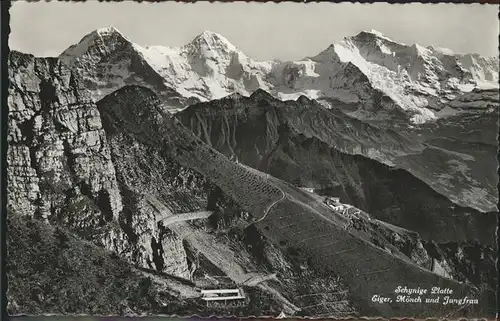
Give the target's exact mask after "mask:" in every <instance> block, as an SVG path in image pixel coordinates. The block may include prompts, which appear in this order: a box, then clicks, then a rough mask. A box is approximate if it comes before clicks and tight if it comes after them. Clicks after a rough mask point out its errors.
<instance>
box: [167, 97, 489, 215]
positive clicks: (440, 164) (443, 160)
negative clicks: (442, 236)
mask: <svg viewBox="0 0 500 321" xmlns="http://www.w3.org/2000/svg"><path fill="white" fill-rule="evenodd" d="M495 115H496V114H495V113H480V114H468V115H465V114H463V115H457V116H453V117H447V118H444V119H442V120H440V121H439V122H437V123H429V124H427V125H426V127H419V128H415V129H413V130H407V129H406V130H403V129H397V128H396V129H394V130H393V129H387V128H384V127H379V126H376V125H370V124H368V123H364V122H362V121H360V120H357V119H355V118H352V117H350V116H347V115H345V114H344V113H343V112H342V111H341V110H338V109H337V108H336V106H333V107H332V109H325V108H322V107H321V106H320V105H319V104H318V103H317V102H315V101H311V100H308V99H307V98H305V97H302V98H300V99H298V100H297V101H286V102H282V101H279V100H277V99H274V98H273V97H271V96H270V95H269V94H266V93H265V92H263V91H257V92H255V93H254V94H253V95H251V96H250V97H239V96H232V97H228V98H225V99H221V100H217V101H212V102H209V103H200V104H196V105H192V106H190V107H189V108H187V109H185V110H183V111H181V112H179V113H177V114H176V116H175V117H176V118H178V119H179V120H180V121H181V122H183V123H184V124H185V125H186V126H188V127H189V128H190V129H191V130H192V131H193V132H194V133H195V134H196V135H197V136H199V137H200V138H202V139H203V140H204V141H205V142H207V143H209V144H211V145H212V146H213V147H214V148H216V149H218V150H219V151H221V152H223V153H225V154H226V155H228V156H233V155H234V156H236V157H237V158H238V159H240V161H242V162H243V163H245V164H247V165H249V166H252V167H254V168H257V169H260V170H263V171H267V172H269V171H270V170H271V169H272V168H274V169H275V170H276V171H275V172H274V171H273V172H269V173H271V174H272V175H274V176H276V177H279V178H282V179H284V180H286V181H289V182H296V180H297V182H296V183H297V184H302V186H308V187H313V188H317V189H328V188H333V187H334V186H337V185H339V184H341V183H340V182H342V181H343V179H341V176H340V177H339V175H342V174H340V173H339V172H338V171H336V170H335V169H334V168H335V166H337V165H335V164H337V163H338V161H336V160H335V158H337V157H340V156H333V155H342V157H341V158H342V159H345V160H344V161H342V162H345V164H348V165H351V164H353V163H355V162H356V161H355V159H361V158H356V157H352V156H349V155H362V156H364V157H368V158H370V159H374V160H377V161H379V162H382V163H384V164H386V165H389V166H392V167H396V168H400V169H404V170H407V171H409V172H410V173H411V174H413V175H414V176H416V177H417V178H419V179H420V180H422V181H424V182H425V183H426V184H428V185H429V186H431V187H432V188H433V189H434V190H436V191H437V192H439V193H440V194H442V195H444V196H446V197H447V198H448V199H450V200H452V201H453V202H455V203H457V204H460V205H461V206H463V207H470V206H472V207H474V208H477V209H479V210H482V211H494V210H495V206H496V204H495V202H496V200H497V191H496V182H497V177H496V172H495V169H496V159H495V155H496V153H495V148H496V147H494V145H493V144H494V142H495V132H494V131H493V129H495V128H496V118H495ZM471 132H475V133H477V134H476V135H475V136H473V135H471ZM321 148H324V149H325V151H326V150H332V152H331V153H332V155H328V153H329V152H324V151H322V150H321ZM297 151H300V152H297ZM312 151H314V153H315V154H316V153H321V154H322V155H323V154H324V156H321V157H319V156H318V157H319V158H318V160H315V159H314V157H311V156H308V155H309V152H312ZM344 153H345V154H347V155H343V154H344ZM323 157H326V158H325V159H324V160H322V161H320V160H319V159H321V158H323ZM349 157H350V158H351V159H352V160H348V158H349ZM367 161H368V160H367ZM342 162H341V164H343V163H342ZM285 164H286V166H285ZM374 164H375V163H374ZM342 166H343V165H342ZM374 166H375V165H374ZM327 169H328V170H327ZM322 171H327V172H322ZM456 171H460V175H450V173H454V172H456ZM326 173H328V174H327V175H325V174H326ZM384 175H385V174H384ZM384 175H382V176H381V178H383V176H384ZM436 178H439V179H436ZM359 182H360V184H361V182H363V179H362V178H361V177H360V178H359ZM471 186H475V189H474V192H477V193H480V195H482V197H474V194H473V193H472V192H471ZM476 195H477V194H476ZM362 204H363V203H358V204H356V205H357V206H358V207H360V208H363V209H366V208H364V207H363V206H362ZM369 212H370V213H371V211H369Z"/></svg>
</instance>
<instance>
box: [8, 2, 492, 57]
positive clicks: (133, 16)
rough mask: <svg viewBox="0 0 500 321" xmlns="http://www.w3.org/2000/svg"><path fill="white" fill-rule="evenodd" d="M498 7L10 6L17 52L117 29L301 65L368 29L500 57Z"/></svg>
mask: <svg viewBox="0 0 500 321" xmlns="http://www.w3.org/2000/svg"><path fill="white" fill-rule="evenodd" d="M497 14H498V7H497V6H495V5H480V4H420V3H412V4H385V3H376V4H359V3H358V4H353V3H326V2H325V3H307V4H303V3H289V2H286V3H273V2H268V3H252V2H250V3H246V2H239V3H237V2H233V3H230V2H229V3H221V2H218V3H210V2H196V3H176V2H170V1H169V2H165V3H145V2H143V3H137V2H132V1H124V2H119V3H112V2H98V1H96V0H91V1H86V2H84V3H79V2H64V1H62V2H61V1H51V2H44V1H40V2H24V1H16V2H13V5H12V7H11V9H10V15H11V16H10V19H11V21H10V26H11V34H10V38H9V46H10V48H11V50H13V49H14V50H19V51H22V52H25V53H31V54H34V55H36V56H57V55H59V54H60V53H61V52H62V51H63V50H64V49H66V48H67V47H69V46H70V45H72V44H75V43H78V42H79V41H80V39H81V38H82V37H83V36H84V35H86V34H88V33H90V32H91V31H93V30H95V29H98V28H101V27H108V26H114V27H115V28H117V29H118V30H120V31H121V32H122V33H123V34H124V35H125V36H126V37H127V38H129V39H130V40H132V41H133V42H135V43H137V44H140V45H143V46H147V45H162V46H173V47H175V46H181V45H184V44H186V43H188V42H189V41H191V40H192V39H193V38H194V37H196V36H197V35H198V34H200V33H202V32H203V31H205V30H210V31H213V32H217V33H219V34H221V35H222V36H224V37H225V38H227V39H228V40H229V41H230V42H231V43H233V44H234V45H235V46H237V47H238V48H239V49H241V50H242V51H243V52H245V53H246V54H247V55H249V56H251V57H253V58H254V59H259V60H272V59H280V60H298V59H301V58H304V57H307V56H312V55H316V54H318V53H319V52H320V51H322V50H324V49H325V48H327V47H328V46H329V45H330V44H332V43H335V42H338V41H340V40H342V39H343V38H344V37H347V36H354V35H356V34H358V33H359V32H360V31H362V30H370V29H375V30H377V31H380V32H382V33H383V34H384V35H386V36H387V37H389V38H391V39H393V40H395V41H399V42H402V43H406V44H413V43H418V44H420V45H423V46H429V45H432V46H435V47H443V48H449V49H451V50H453V51H454V52H457V53H479V54H481V55H485V56H498V33H499V31H498V30H499V20H498V16H497Z"/></svg>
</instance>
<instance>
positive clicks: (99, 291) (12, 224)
mask: <svg viewBox="0 0 500 321" xmlns="http://www.w3.org/2000/svg"><path fill="white" fill-rule="evenodd" d="M7 221H8V234H7V246H8V248H7V250H8V259H7V277H8V293H7V295H8V302H9V306H8V313H9V314H10V315H18V314H24V315H37V314H93V315H124V314H130V313H133V314H141V313H149V314H154V313H158V312H159V311H160V304H159V302H160V300H161V301H163V302H169V305H170V306H171V307H175V308H177V310H174V311H171V312H172V313H179V314H183V313H186V312H187V311H189V309H187V310H183V309H182V307H181V306H180V305H179V304H178V303H179V302H178V301H179V300H178V299H177V298H176V295H175V293H166V292H164V291H160V290H159V289H158V287H157V286H156V285H155V283H154V282H153V281H152V279H151V278H150V277H148V276H145V275H143V274H140V273H138V272H137V271H136V270H133V269H132V268H131V266H130V265H129V264H128V263H126V262H124V261H123V260H121V259H119V258H117V257H116V256H113V255H110V253H108V252H106V251H105V250H104V249H102V248H99V247H97V246H95V245H93V244H91V243H89V242H86V241H82V240H80V239H78V238H77V237H75V236H74V235H72V234H70V233H69V232H68V231H66V230H64V229H62V228H60V227H53V226H51V225H49V224H47V223H45V222H43V221H39V220H36V219H31V218H27V217H21V216H18V215H16V214H15V213H10V214H9V215H8V216H7ZM191 311H192V310H191Z"/></svg>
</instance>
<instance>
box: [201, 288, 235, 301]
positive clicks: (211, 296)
mask: <svg viewBox="0 0 500 321" xmlns="http://www.w3.org/2000/svg"><path fill="white" fill-rule="evenodd" d="M201 294H202V297H201V298H202V299H203V300H205V301H206V302H207V303H208V302H209V301H230V300H242V299H245V295H244V293H243V290H242V289H215V290H201Z"/></svg>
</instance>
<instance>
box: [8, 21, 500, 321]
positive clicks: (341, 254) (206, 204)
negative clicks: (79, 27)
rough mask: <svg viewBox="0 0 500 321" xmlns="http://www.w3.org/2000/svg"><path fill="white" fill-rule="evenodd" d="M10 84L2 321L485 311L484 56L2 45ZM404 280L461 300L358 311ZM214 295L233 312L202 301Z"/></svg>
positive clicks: (111, 41)
mask: <svg viewBox="0 0 500 321" xmlns="http://www.w3.org/2000/svg"><path fill="white" fill-rule="evenodd" d="M9 80H10V82H9V98H8V99H9V100H8V103H9V118H8V125H9V129H8V144H9V149H8V166H9V168H8V173H7V179H8V216H7V217H8V223H9V233H8V236H7V237H8V251H9V257H8V268H9V272H8V278H9V290H8V291H9V292H8V298H9V306H8V309H9V312H10V313H11V314H40V313H43V314H47V313H55V314H101V315H151V314H169V315H193V314H198V315H202V316H209V315H212V314H216V315H238V316H249V315H255V316H264V315H270V316H276V315H278V314H280V313H282V314H284V315H286V316H322V317H326V316H375V315H376V316H388V317H394V316H405V317H409V316H412V317H427V316H435V315H443V316H445V315H446V316H449V317H457V316H467V317H475V316H484V315H492V314H493V313H494V288H495V286H496V282H497V279H496V272H495V246H496V245H495V241H494V237H493V235H494V226H495V222H496V216H497V215H498V212H497V208H496V203H497V202H498V196H497V195H498V192H497V190H496V185H497V183H498V177H497V175H496V171H497V162H496V150H497V142H496V135H497V133H498V127H497V126H498V124H497V119H498V114H497V113H498V105H499V97H498V90H497V89H495V86H498V85H497V82H498V64H497V61H495V59H492V58H484V57H480V56H478V55H473V54H453V53H451V52H449V51H447V50H444V49H438V48H432V47H428V48H424V47H422V46H419V45H412V46H407V45H404V44H401V43H398V42H395V41H393V40H390V39H389V38H387V37H385V36H383V35H381V34H380V33H378V32H376V31H370V32H361V33H360V34H358V35H356V36H354V37H348V38H345V39H344V40H343V41H341V42H340V43H337V44H333V45H331V46H330V47H328V48H327V49H326V50H324V51H323V52H321V53H320V54H318V55H316V56H313V57H310V58H305V59H303V60H300V61H295V62H279V61H271V62H261V61H256V60H253V59H251V58H250V57H248V56H246V55H245V54H244V53H242V52H241V51H240V50H238V49H237V48H236V47H235V46H234V45H232V44H231V43H230V42H229V41H227V40H226V39H225V38H223V37H222V36H220V35H218V34H215V33H213V32H204V33H202V34H201V35H199V36H197V37H196V38H195V39H194V40H193V41H192V42H190V43H189V44H187V45H185V46H182V47H180V48H169V47H160V46H154V47H143V46H140V45H138V44H135V43H133V42H131V41H130V40H129V39H127V38H126V37H125V36H124V35H122V34H121V33H120V32H119V31H118V30H116V29H114V28H103V29H98V30H96V31H93V32H91V33H90V34H88V35H87V36H85V37H84V38H83V39H82V40H81V41H80V42H79V43H78V44H76V45H73V46H71V47H69V48H68V49H67V50H65V51H64V52H63V53H62V54H61V55H60V56H59V57H54V58H37V57H34V56H32V55H28V54H23V53H20V52H15V51H13V52H11V54H10V56H9ZM25 253H29V258H28V256H27V254H25ZM30 258H31V259H30ZM401 285H406V286H408V287H415V288H417V287H421V288H431V287H434V286H438V287H441V288H450V289H452V290H453V291H454V296H456V297H457V298H463V297H465V296H467V297H469V298H472V299H478V303H477V304H468V305H466V306H463V307H461V308H460V307H458V306H456V305H443V304H431V305H429V304H425V305H422V304H401V303H397V302H389V303H386V304H380V303H378V302H376V301H373V300H371V298H372V297H373V295H375V294H380V295H382V296H383V295H390V294H391V293H393V292H394V289H395V288H397V286H401ZM220 287H239V288H241V289H242V291H244V293H245V297H246V298H245V301H244V305H243V306H239V307H228V306H225V307H211V306H208V305H206V304H205V302H204V301H203V300H202V299H201V293H200V289H207V288H220Z"/></svg>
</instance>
